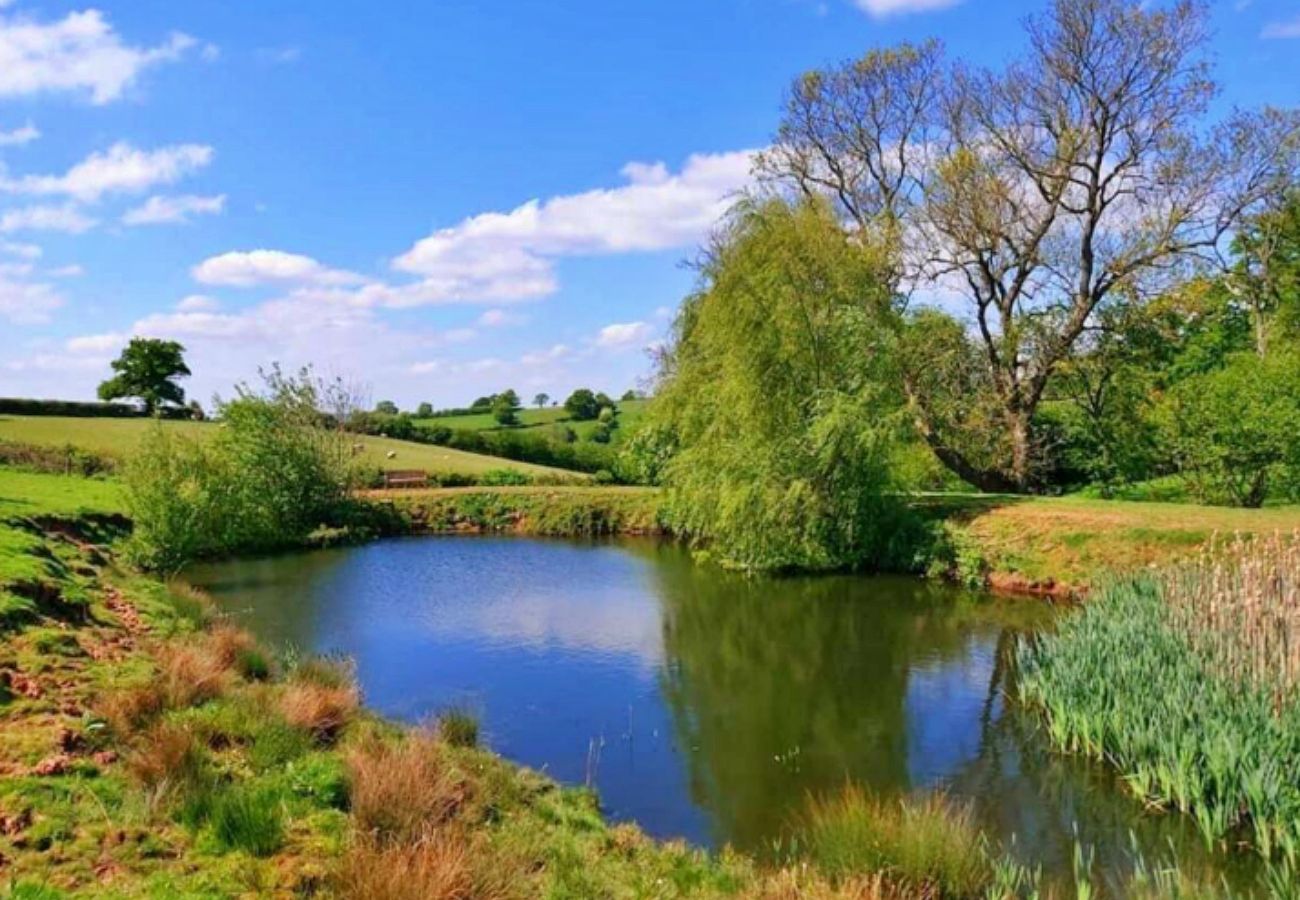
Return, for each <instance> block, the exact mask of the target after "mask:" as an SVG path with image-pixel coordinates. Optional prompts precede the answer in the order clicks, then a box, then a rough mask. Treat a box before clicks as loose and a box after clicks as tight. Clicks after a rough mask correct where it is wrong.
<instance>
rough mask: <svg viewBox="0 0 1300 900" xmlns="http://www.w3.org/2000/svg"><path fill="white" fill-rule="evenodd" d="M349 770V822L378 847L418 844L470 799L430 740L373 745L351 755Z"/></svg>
mask: <svg viewBox="0 0 1300 900" xmlns="http://www.w3.org/2000/svg"><path fill="white" fill-rule="evenodd" d="M348 770H349V776H350V796H351V802H352V817H353V822H354V823H355V825H356V827H357V829H358V830H359V831H360V832H361V833H362V834H363V835H365V836H366V837H367V838H368V839H370V840H374V841H377V842H379V843H411V842H413V841H418V840H419V839H420V838H421V837H423V836H424V835H425V834H427V833H428V832H429V831H430V830H431V829H434V828H438V827H441V826H443V825H445V824H446V823H448V822H450V821H451V820H452V819H453V818H454V817H455V816H456V815H457V813H458V812H459V811H460V810H461V808H462V807H463V806H464V805H465V803H466V802H467V801H468V800H469V798H470V795H471V789H472V786H471V785H470V783H469V782H468V781H467V780H466V779H465V778H463V777H461V776H460V775H459V774H458V773H457V772H455V771H454V770H453V768H452V766H451V762H450V760H449V759H448V754H447V751H446V748H445V747H443V746H442V745H441V744H440V743H439V742H438V741H437V740H436V739H434V738H433V737H432V736H431V735H428V734H422V733H416V734H411V735H409V736H407V737H405V738H404V739H402V740H401V741H397V742H392V743H389V742H383V741H379V740H372V741H370V742H368V743H367V744H365V745H364V746H362V747H360V748H359V749H357V750H355V751H353V753H352V754H351V755H350V756H349V758H348Z"/></svg>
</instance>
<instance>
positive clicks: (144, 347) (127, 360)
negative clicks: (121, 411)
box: [99, 338, 190, 415]
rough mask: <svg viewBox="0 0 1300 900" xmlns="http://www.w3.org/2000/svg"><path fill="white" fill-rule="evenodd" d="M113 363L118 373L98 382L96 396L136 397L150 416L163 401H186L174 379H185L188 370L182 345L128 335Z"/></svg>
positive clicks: (111, 397) (188, 373)
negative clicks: (124, 344)
mask: <svg viewBox="0 0 1300 900" xmlns="http://www.w3.org/2000/svg"><path fill="white" fill-rule="evenodd" d="M112 366H113V371H114V372H115V373H117V374H115V375H114V376H113V377H112V378H110V379H108V380H107V381H105V382H103V383H102V384H100V386H99V399H101V400H119V399H123V398H131V397H138V398H139V399H140V400H141V401H142V402H143V404H144V411H145V414H146V415H153V414H154V412H155V411H156V410H157V409H158V407H159V406H161V405H163V404H167V403H170V404H172V405H174V406H181V405H183V404H184V403H185V391H184V390H183V389H182V388H181V386H180V385H179V384H177V383H176V382H177V381H179V380H180V379H182V378H188V377H189V376H190V369H189V366H187V365H186V364H185V348H184V347H183V346H181V345H180V344H179V343H177V342H176V341H164V340H159V339H157V338H131V341H130V343H128V344H127V345H126V347H125V349H123V350H122V353H121V355H120V356H118V358H117V359H115V360H113V363H112Z"/></svg>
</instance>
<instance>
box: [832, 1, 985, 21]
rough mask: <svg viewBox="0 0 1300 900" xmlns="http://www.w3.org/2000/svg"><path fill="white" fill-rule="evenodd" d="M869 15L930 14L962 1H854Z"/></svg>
mask: <svg viewBox="0 0 1300 900" xmlns="http://www.w3.org/2000/svg"><path fill="white" fill-rule="evenodd" d="M854 2H855V3H856V4H857V6H858V8H859V9H861V10H863V11H864V12H865V13H867V15H869V16H871V17H873V18H876V19H883V18H886V17H888V16H905V15H907V14H908V13H918V12H930V11H931V10H936V9H947V8H948V7H950V6H956V5H957V4H958V3H960V2H961V0H854Z"/></svg>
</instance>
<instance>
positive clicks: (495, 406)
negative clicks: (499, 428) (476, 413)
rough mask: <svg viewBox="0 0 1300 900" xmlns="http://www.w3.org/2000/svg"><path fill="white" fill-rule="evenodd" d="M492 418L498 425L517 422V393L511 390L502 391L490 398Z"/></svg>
mask: <svg viewBox="0 0 1300 900" xmlns="http://www.w3.org/2000/svg"><path fill="white" fill-rule="evenodd" d="M492 418H494V419H496V421H497V424H498V425H505V426H511V425H518V424H519V395H518V394H516V393H515V392H514V391H512V390H507V391H502V392H501V393H500V394H497V395H496V397H495V398H494V399H493V400H492Z"/></svg>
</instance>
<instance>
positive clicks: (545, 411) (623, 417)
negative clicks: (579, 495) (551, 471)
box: [416, 400, 649, 438]
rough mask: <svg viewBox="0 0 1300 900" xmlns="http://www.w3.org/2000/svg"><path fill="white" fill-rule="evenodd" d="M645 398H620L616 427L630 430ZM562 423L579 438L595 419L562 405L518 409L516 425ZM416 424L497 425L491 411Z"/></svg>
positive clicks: (474, 427)
mask: <svg viewBox="0 0 1300 900" xmlns="http://www.w3.org/2000/svg"><path fill="white" fill-rule="evenodd" d="M648 402H649V401H647V400H620V401H619V402H618V424H619V429H620V430H627V429H630V428H631V427H632V426H633V425H635V424H636V422H637V420H638V419H640V418H641V416H642V414H643V413H644V412H645V408H646V404H647V403H648ZM556 423H563V424H565V425H568V426H569V427H570V428H572V429H573V430H574V432H576V433H577V435H578V437H579V438H586V437H587V436H588V435H589V434H590V433H591V432H592V430H593V429H595V427H596V422H595V421H594V420H593V421H587V422H573V421H570V419H569V414H568V413H567V412H565V411H564V407H563V406H548V407H544V408H542V409H537V408H536V407H532V408H525V409H522V410H520V411H519V425H518V428H519V429H522V430H527V429H529V428H543V427H545V426H547V425H554V424H556ZM416 424H418V425H426V426H427V425H444V426H446V427H447V428H453V429H464V430H467V431H496V430H500V429H501V426H500V425H498V424H497V420H496V419H494V418H492V414H491V413H479V414H477V415H469V416H435V417H434V418H431V419H417V420H416Z"/></svg>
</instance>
